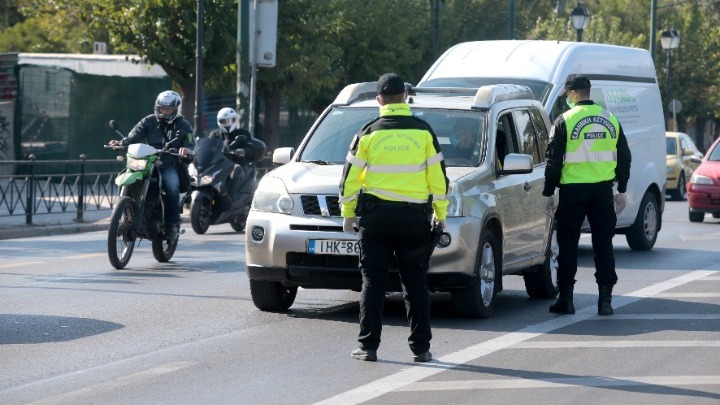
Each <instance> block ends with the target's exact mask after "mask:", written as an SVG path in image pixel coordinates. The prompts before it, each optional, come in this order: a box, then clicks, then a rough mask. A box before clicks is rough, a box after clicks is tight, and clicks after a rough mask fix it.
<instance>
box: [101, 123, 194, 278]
mask: <svg viewBox="0 0 720 405" xmlns="http://www.w3.org/2000/svg"><path fill="white" fill-rule="evenodd" d="M109 125H110V128H111V129H112V131H113V132H115V133H116V134H118V135H120V137H122V136H123V135H122V133H121V132H120V131H119V130H118V125H117V122H115V120H110V124H109ZM176 139H177V138H176ZM176 139H173V140H171V141H170V142H168V143H167V144H166V145H165V147H164V148H163V149H155V148H154V147H152V146H150V145H147V144H144V143H136V144H132V145H128V146H118V145H103V147H105V148H111V149H113V150H127V156H126V157H125V158H124V159H123V158H122V157H120V156H118V160H126V162H127V163H126V167H125V169H123V170H122V171H121V172H120V173H119V174H118V176H117V177H116V178H115V184H116V185H117V186H118V187H120V192H119V198H118V200H117V202H116V204H115V208H114V209H113V212H112V215H111V216H110V227H109V229H108V239H107V247H108V257H109V259H110V264H112V266H113V267H115V268H116V269H118V270H121V269H123V268H124V267H125V266H126V265H127V264H128V262H129V261H130V257H131V256H132V253H133V250H134V248H135V242H139V240H140V239H148V240H150V241H151V244H152V252H153V256H154V257H155V260H157V261H158V262H161V263H164V262H167V261H168V260H170V259H171V258H172V256H173V254H175V249H176V248H177V243H178V237H175V238H168V237H167V236H166V235H165V226H164V225H165V224H164V221H165V215H164V212H165V207H164V203H163V199H162V183H163V178H162V175H161V172H160V170H159V166H160V165H161V164H162V161H161V160H160V159H159V157H160V155H162V154H170V155H174V156H180V155H179V154H177V151H176V150H175V149H172V148H170V147H169V146H170V145H171V144H172V143H173V142H175V140H176ZM179 233H183V231H180V232H179Z"/></svg>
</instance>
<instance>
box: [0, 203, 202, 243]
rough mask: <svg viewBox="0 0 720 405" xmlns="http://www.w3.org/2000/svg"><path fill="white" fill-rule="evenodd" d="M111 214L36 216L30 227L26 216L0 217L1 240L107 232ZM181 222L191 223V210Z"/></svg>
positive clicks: (106, 211)
mask: <svg viewBox="0 0 720 405" xmlns="http://www.w3.org/2000/svg"><path fill="white" fill-rule="evenodd" d="M110 214H112V210H93V211H86V212H85V213H83V221H82V222H78V221H77V212H68V213H63V214H42V215H34V216H33V224H32V225H30V226H27V225H25V216H24V215H13V216H10V217H0V240H3V239H18V238H33V237H38V236H52V235H67V234H73V233H81V232H95V231H107V229H108V225H109V224H110ZM180 222H181V223H189V222H190V212H189V210H187V209H185V210H184V211H183V212H182V213H181V214H180Z"/></svg>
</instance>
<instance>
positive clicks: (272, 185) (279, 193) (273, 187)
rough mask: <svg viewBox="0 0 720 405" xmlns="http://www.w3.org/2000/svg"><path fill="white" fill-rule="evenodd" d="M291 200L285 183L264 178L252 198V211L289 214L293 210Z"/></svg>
mask: <svg viewBox="0 0 720 405" xmlns="http://www.w3.org/2000/svg"><path fill="white" fill-rule="evenodd" d="M293 205H294V204H293V200H292V198H290V194H289V193H288V192H287V188H286V187H285V183H283V182H282V180H280V179H279V178H277V177H268V176H265V177H263V178H262V180H260V184H258V187H257V190H255V195H254V196H253V201H252V209H254V210H257V211H264V212H277V213H280V214H289V213H290V211H292V209H293Z"/></svg>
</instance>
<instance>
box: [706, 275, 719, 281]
mask: <svg viewBox="0 0 720 405" xmlns="http://www.w3.org/2000/svg"><path fill="white" fill-rule="evenodd" d="M702 281H720V276H710V277H705V278H704V279H702Z"/></svg>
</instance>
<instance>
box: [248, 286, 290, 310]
mask: <svg viewBox="0 0 720 405" xmlns="http://www.w3.org/2000/svg"><path fill="white" fill-rule="evenodd" d="M250 295H252V300H253V304H255V306H256V307H257V308H258V309H260V310H262V311H286V310H287V309H288V308H290V306H292V304H293V302H295V296H296V295H297V287H285V286H284V285H282V284H281V283H279V282H277V281H264V280H252V279H251V280H250Z"/></svg>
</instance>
